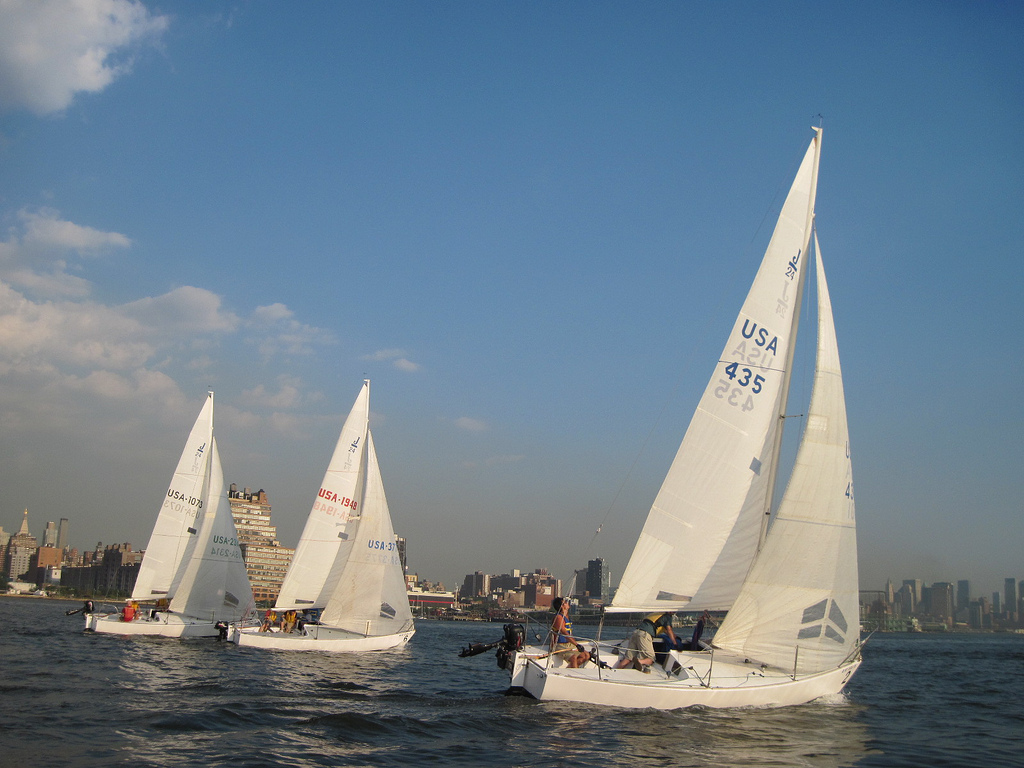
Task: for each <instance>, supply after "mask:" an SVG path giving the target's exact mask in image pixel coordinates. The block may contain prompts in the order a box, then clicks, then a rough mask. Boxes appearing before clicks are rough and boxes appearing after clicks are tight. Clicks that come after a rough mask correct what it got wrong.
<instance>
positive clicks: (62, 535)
mask: <svg viewBox="0 0 1024 768" xmlns="http://www.w3.org/2000/svg"><path fill="white" fill-rule="evenodd" d="M67 545H68V519H67V518H66V517H62V518H61V519H60V522H59V523H57V549H60V550H63V549H64V548H65V547H67Z"/></svg>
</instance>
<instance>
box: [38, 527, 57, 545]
mask: <svg viewBox="0 0 1024 768" xmlns="http://www.w3.org/2000/svg"><path fill="white" fill-rule="evenodd" d="M42 546H44V547H53V548H54V549H56V548H57V524H56V523H55V522H53V521H52V520H51V521H49V522H47V523H46V528H44V529H43V544H42Z"/></svg>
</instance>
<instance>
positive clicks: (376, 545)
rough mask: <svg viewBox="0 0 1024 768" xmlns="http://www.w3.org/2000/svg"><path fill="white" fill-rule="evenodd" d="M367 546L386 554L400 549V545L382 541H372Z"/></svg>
mask: <svg viewBox="0 0 1024 768" xmlns="http://www.w3.org/2000/svg"><path fill="white" fill-rule="evenodd" d="M366 546H367V547H369V548H370V549H382V550H384V551H385V552H393V551H394V550H396V549H398V545H397V544H396V543H395V542H393V541H381V540H380V539H370V540H369V541H367V542H366Z"/></svg>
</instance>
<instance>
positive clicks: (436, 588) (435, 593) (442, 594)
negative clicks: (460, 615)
mask: <svg viewBox="0 0 1024 768" xmlns="http://www.w3.org/2000/svg"><path fill="white" fill-rule="evenodd" d="M405 588H406V591H407V592H408V594H409V607H410V608H412V612H413V615H414V616H439V615H441V614H444V613H447V612H448V611H451V610H452V609H454V608H455V605H456V603H457V602H458V598H457V597H456V595H455V593H454V592H448V591H446V590H445V588H444V584H432V583H431V582H429V581H421V580H420V577H419V576H418V575H416V574H415V573H412V574H408V575H406V577H405Z"/></svg>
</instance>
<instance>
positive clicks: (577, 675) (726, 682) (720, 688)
mask: <svg viewBox="0 0 1024 768" xmlns="http://www.w3.org/2000/svg"><path fill="white" fill-rule="evenodd" d="M537 650H539V649H537ZM538 656H544V654H532V653H530V652H525V653H518V654H516V655H515V657H514V659H513V660H512V680H511V682H512V692H524V693H526V694H528V695H530V696H532V697H533V698H535V699H539V700H542V701H576V702H581V703H585V704H597V705H601V706H610V707H624V708H630V709H662V710H670V709H683V708H685V707H697V706H700V707H710V708H713V709H726V708H736V707H786V706H793V705H797V704H805V703H807V702H809V701H813V700H814V699H818V698H821V697H823V696H830V695H835V694H838V693H840V692H841V691H842V690H843V688H844V687H845V685H846V683H847V682H848V681H849V679H850V678H851V677H852V676H853V673H854V672H855V671H856V670H857V667H859V666H860V659H855V660H853V661H851V662H848V663H846V664H844V665H842V666H840V667H838V668H836V669H833V670H829V671H827V672H821V673H818V674H814V675H807V676H798V677H797V678H796V679H793V676H792V675H790V674H787V673H785V672H783V671H781V670H775V671H773V670H767V669H763V668H760V667H758V666H757V665H752V664H749V663H744V661H743V660H742V659H734V660H731V661H722V660H720V659H715V660H714V661H713V662H712V661H711V654H706V653H705V654H687V653H685V652H683V653H680V652H674V653H673V654H672V655H671V656H670V657H669V659H668V661H666V663H665V664H664V665H655V666H654V667H653V668H652V670H651V671H650V672H648V673H644V672H640V671H638V670H634V669H598V668H597V667H596V666H595V665H593V664H588V665H587V666H586V667H584V668H581V669H569V668H567V667H565V666H549V665H548V663H547V660H546V658H538ZM667 670H672V671H667ZM709 680H710V684H708V682H707V681H709Z"/></svg>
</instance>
